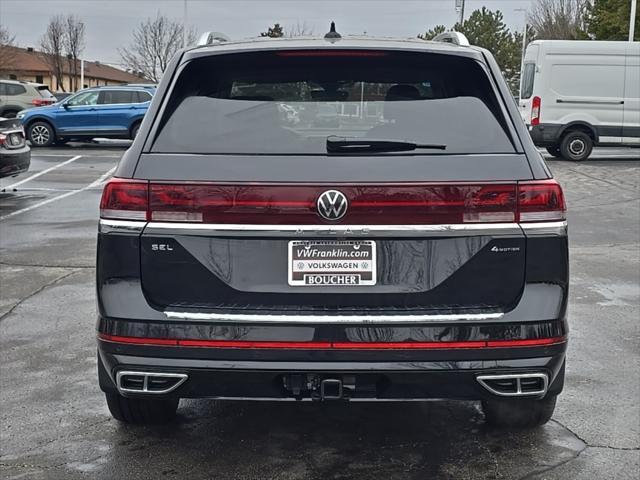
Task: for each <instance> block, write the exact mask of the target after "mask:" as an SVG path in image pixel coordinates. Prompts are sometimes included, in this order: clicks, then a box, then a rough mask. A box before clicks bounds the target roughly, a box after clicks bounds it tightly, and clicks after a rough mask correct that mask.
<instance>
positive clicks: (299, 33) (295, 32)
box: [285, 22, 314, 38]
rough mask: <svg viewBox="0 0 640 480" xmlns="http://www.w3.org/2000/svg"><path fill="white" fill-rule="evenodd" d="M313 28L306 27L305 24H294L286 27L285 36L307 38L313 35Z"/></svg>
mask: <svg viewBox="0 0 640 480" xmlns="http://www.w3.org/2000/svg"><path fill="white" fill-rule="evenodd" d="M313 33H314V32H313V27H310V26H309V25H307V22H302V23H300V22H296V24H295V25H293V26H291V27H288V28H287V29H286V30H285V36H287V37H289V38H292V37H307V36H309V35H313Z"/></svg>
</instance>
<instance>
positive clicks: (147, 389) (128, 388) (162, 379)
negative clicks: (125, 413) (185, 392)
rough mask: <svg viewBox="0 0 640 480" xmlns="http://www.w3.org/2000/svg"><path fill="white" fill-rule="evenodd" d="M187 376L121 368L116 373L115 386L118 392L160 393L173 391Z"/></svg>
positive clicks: (184, 374)
mask: <svg viewBox="0 0 640 480" xmlns="http://www.w3.org/2000/svg"><path fill="white" fill-rule="evenodd" d="M188 377H189V376H188V375H187V374H186V373H161V372H138V371H132V370H121V371H119V372H118V373H116V386H117V388H118V391H119V392H120V393H144V394H157V395H162V394H166V393H170V392H173V391H174V390H175V389H176V388H178V387H179V386H180V385H182V384H183V383H184V382H186V381H187V378H188Z"/></svg>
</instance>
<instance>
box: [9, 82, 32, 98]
mask: <svg viewBox="0 0 640 480" xmlns="http://www.w3.org/2000/svg"><path fill="white" fill-rule="evenodd" d="M25 93H27V89H26V88H24V87H23V86H22V85H16V84H15V83H5V84H4V94H5V95H9V96H15V95H23V94H25Z"/></svg>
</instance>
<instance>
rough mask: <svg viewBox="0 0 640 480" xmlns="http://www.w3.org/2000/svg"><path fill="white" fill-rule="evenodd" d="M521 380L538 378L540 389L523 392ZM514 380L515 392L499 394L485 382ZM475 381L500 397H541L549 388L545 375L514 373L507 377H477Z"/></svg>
mask: <svg viewBox="0 0 640 480" xmlns="http://www.w3.org/2000/svg"><path fill="white" fill-rule="evenodd" d="M522 378H540V379H541V380H542V389H541V390H535V391H533V392H523V391H522V387H521V384H520V380H521V379H522ZM510 379H515V381H516V391H515V392H500V391H498V390H495V389H494V388H492V387H491V386H489V384H487V383H486V381H487V380H510ZM476 380H477V381H478V383H479V384H480V385H482V386H483V387H484V388H485V389H486V390H488V391H489V392H491V393H493V394H494V395H498V396H500V397H525V396H527V397H529V396H543V395H545V394H546V393H547V388H548V387H549V377H548V376H547V374H546V373H515V374H508V375H478V376H477V377H476Z"/></svg>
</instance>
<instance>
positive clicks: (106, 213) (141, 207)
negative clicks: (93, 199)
mask: <svg viewBox="0 0 640 480" xmlns="http://www.w3.org/2000/svg"><path fill="white" fill-rule="evenodd" d="M148 203H149V182H147V181H146V180H129V179H124V178H113V179H111V180H110V181H109V183H107V184H106V185H105V187H104V190H103V191H102V199H101V200H100V217H101V218H115V219H125V220H147V208H148Z"/></svg>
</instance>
